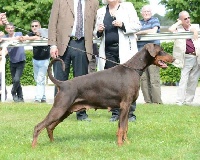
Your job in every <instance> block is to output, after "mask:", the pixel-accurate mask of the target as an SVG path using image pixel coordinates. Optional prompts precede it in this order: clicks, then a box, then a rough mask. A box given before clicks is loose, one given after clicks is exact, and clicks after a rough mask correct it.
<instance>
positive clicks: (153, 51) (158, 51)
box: [145, 43, 175, 68]
mask: <svg viewBox="0 0 200 160" xmlns="http://www.w3.org/2000/svg"><path fill="white" fill-rule="evenodd" d="M145 48H146V50H147V51H148V52H149V54H150V55H151V56H152V57H154V59H153V64H155V65H156V66H158V67H160V68H167V63H172V62H174V60H175V58H174V57H173V56H171V55H170V54H168V53H166V52H165V51H163V49H162V48H161V47H160V46H159V45H157V44H153V43H147V44H146V45H145Z"/></svg>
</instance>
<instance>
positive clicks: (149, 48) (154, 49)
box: [145, 43, 159, 57]
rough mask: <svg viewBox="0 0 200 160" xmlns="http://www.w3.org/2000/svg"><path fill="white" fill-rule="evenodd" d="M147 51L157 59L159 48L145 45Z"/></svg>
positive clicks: (153, 45)
mask: <svg viewBox="0 0 200 160" xmlns="http://www.w3.org/2000/svg"><path fill="white" fill-rule="evenodd" d="M145 48H146V50H147V51H148V52H149V53H150V55H151V56H152V57H155V56H156V55H157V54H158V52H159V51H158V48H157V47H156V45H155V44H153V43H147V44H146V45H145Z"/></svg>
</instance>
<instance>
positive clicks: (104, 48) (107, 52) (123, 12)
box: [93, 0, 141, 122]
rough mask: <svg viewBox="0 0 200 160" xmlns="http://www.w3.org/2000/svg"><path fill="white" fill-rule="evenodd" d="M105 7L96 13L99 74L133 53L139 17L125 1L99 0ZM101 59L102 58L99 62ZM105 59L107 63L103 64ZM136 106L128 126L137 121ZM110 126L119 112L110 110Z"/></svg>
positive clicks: (131, 107)
mask: <svg viewBox="0 0 200 160" xmlns="http://www.w3.org/2000/svg"><path fill="white" fill-rule="evenodd" d="M102 3H103V4H106V5H105V6H103V7H102V8H100V9H99V10H98V11H97V16H96V24H95V29H94V32H93V33H94V35H95V36H96V38H99V39H100V40H101V43H100V46H99V57H101V58H98V59H97V70H98V71H101V70H104V69H109V68H111V67H114V66H116V65H117V64H123V63H125V62H126V61H128V60H129V59H130V58H131V57H132V56H133V55H134V54H135V53H136V52H137V46H136V38H135V36H134V33H135V32H137V31H138V30H139V29H140V28H141V25H140V22H139V17H138V16H137V13H136V10H135V8H134V6H133V4H132V3H130V2H124V0H102ZM102 57H103V58H102ZM105 59H106V61H105ZM135 108H136V102H133V103H132V104H131V106H130V111H129V122H133V121H135V120H136V116H135V114H134V111H135ZM111 112H112V116H111V118H110V121H111V122H114V121H117V120H118V119H119V114H120V110H119V108H114V109H112V110H111Z"/></svg>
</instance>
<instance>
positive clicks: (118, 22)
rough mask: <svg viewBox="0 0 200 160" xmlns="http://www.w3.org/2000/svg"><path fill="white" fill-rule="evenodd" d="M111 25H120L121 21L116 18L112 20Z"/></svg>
mask: <svg viewBox="0 0 200 160" xmlns="http://www.w3.org/2000/svg"><path fill="white" fill-rule="evenodd" d="M112 25H113V26H115V27H122V22H121V21H118V20H114V21H113V22H112Z"/></svg>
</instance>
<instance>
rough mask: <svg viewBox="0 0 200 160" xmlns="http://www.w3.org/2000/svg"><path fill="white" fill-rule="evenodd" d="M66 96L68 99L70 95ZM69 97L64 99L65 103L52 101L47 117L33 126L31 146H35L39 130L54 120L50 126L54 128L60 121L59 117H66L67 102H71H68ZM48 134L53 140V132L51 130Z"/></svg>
mask: <svg viewBox="0 0 200 160" xmlns="http://www.w3.org/2000/svg"><path fill="white" fill-rule="evenodd" d="M68 98H69V99H70V97H68ZM65 99H66V98H65ZM69 99H68V100H65V101H64V102H65V103H64V102H63V101H55V102H57V103H54V105H53V107H52V109H51V110H50V112H49V114H48V115H47V117H46V118H45V119H44V120H43V121H42V122H40V123H39V124H38V125H36V126H35V128H34V133H33V141H32V147H35V146H36V144H37V139H38V135H39V134H40V133H41V131H42V130H43V129H44V128H46V127H48V126H50V125H51V124H53V123H54V122H55V124H53V125H52V126H54V128H55V127H56V125H58V124H59V123H58V122H59V121H60V119H62V120H63V118H66V115H65V114H66V113H67V110H68V108H69V107H68V106H67V104H71V103H70V102H71V100H69ZM66 102H67V103H66ZM68 102H69V103H68ZM49 133H50V132H49ZM49 133H48V134H49ZM50 136H51V140H53V132H52V134H51V133H50Z"/></svg>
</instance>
